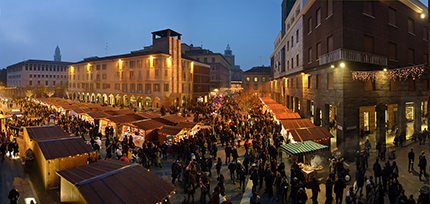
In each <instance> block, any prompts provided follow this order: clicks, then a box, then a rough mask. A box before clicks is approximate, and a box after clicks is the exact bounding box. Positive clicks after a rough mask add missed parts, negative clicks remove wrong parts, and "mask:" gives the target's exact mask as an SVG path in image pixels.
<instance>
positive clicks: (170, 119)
mask: <svg viewBox="0 0 430 204" xmlns="http://www.w3.org/2000/svg"><path fill="white" fill-rule="evenodd" d="M153 120H156V121H158V122H161V123H163V124H166V125H176V124H178V123H180V122H183V121H186V120H187V118H184V117H182V116H178V115H176V114H173V115H166V116H162V117H160V118H153Z"/></svg>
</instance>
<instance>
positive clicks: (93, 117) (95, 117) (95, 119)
mask: <svg viewBox="0 0 430 204" xmlns="http://www.w3.org/2000/svg"><path fill="white" fill-rule="evenodd" d="M107 116H109V114H107V113H106V112H104V111H96V112H89V113H83V114H82V115H81V119H83V120H86V121H89V122H90V123H93V124H98V123H99V120H100V119H101V118H105V117H107Z"/></svg>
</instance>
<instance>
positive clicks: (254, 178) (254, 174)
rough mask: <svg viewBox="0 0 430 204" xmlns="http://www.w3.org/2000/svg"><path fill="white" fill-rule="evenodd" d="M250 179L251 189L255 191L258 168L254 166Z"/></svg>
mask: <svg viewBox="0 0 430 204" xmlns="http://www.w3.org/2000/svg"><path fill="white" fill-rule="evenodd" d="M250 179H251V180H252V191H253V192H255V191H257V186H258V170H257V168H254V170H253V171H252V174H251V178H250Z"/></svg>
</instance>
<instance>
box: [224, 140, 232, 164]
mask: <svg viewBox="0 0 430 204" xmlns="http://www.w3.org/2000/svg"><path fill="white" fill-rule="evenodd" d="M224 151H225V165H228V163H229V162H231V161H230V153H231V147H230V145H229V144H227V146H226V147H225V150H224Z"/></svg>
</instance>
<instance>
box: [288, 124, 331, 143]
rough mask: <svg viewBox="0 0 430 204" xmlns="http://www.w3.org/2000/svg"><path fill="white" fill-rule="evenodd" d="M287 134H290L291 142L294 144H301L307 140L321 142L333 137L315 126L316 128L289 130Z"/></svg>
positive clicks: (325, 130) (323, 129) (322, 128)
mask: <svg viewBox="0 0 430 204" xmlns="http://www.w3.org/2000/svg"><path fill="white" fill-rule="evenodd" d="M288 134H291V136H292V137H293V140H294V141H296V142H302V141H307V140H313V141H318V140H323V139H330V138H331V137H333V135H331V133H330V132H329V131H328V130H327V129H326V128H324V127H321V126H316V127H306V128H299V129H289V130H288Z"/></svg>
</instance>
